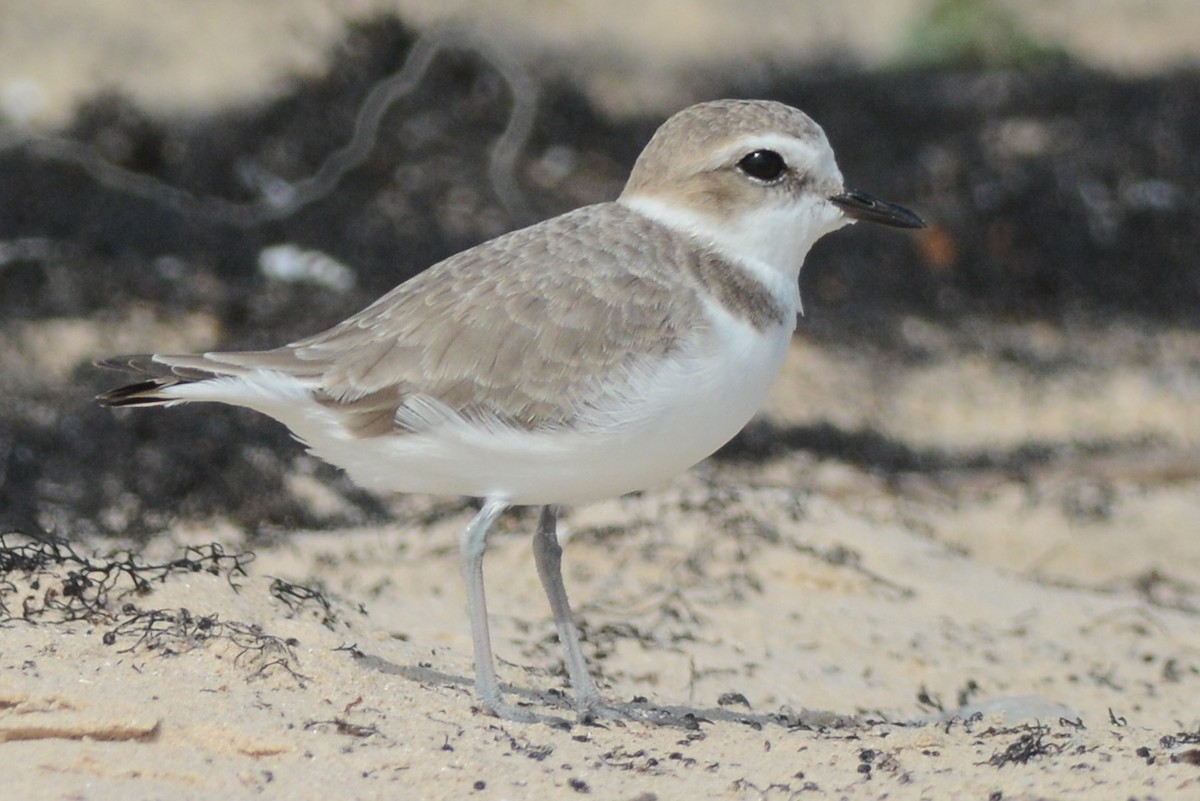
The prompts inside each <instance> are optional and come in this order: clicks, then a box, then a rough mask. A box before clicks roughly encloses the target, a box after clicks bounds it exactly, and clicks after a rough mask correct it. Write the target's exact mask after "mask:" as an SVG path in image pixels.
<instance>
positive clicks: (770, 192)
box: [618, 100, 925, 273]
mask: <svg viewBox="0 0 1200 801" xmlns="http://www.w3.org/2000/svg"><path fill="white" fill-rule="evenodd" d="M618 202H620V203H623V204H625V205H627V206H631V207H633V208H635V209H637V210H638V211H641V212H642V213H644V214H647V215H648V216H651V217H653V218H654V219H656V220H658V221H659V222H662V223H665V224H667V225H671V226H673V227H675V228H681V229H683V230H686V231H688V232H689V233H691V234H693V235H695V236H697V237H699V238H701V239H704V240H707V241H709V242H711V243H712V244H713V245H715V246H716V247H718V248H720V249H721V250H723V251H725V252H726V253H727V254H728V255H730V256H733V257H735V258H740V259H746V260H754V261H756V262H758V263H760V264H764V265H766V266H769V267H770V268H772V269H775V270H779V271H782V272H785V273H798V272H799V270H800V265H801V264H802V263H803V261H804V256H805V255H806V254H807V253H808V249H809V248H810V247H811V246H812V244H813V242H815V241H817V239H819V238H820V237H822V236H823V235H825V234H827V233H829V232H830V231H834V230H837V229H838V228H841V227H842V226H844V225H847V224H849V223H852V222H854V221H855V220H869V221H872V222H878V223H883V224H884V225H892V226H897V227H901V228H918V227H921V226H923V225H924V224H925V223H924V221H922V220H921V218H920V217H918V216H917V215H916V214H914V213H913V212H911V211H908V210H907V209H905V208H902V207H900V206H897V205H895V204H892V203H887V202H885V201H882V200H879V199H877V198H874V197H872V196H871V195H868V194H867V193H865V192H859V191H857V190H847V189H846V187H845V186H844V185H843V182H842V173H841V171H840V170H838V166H837V162H836V161H835V160H834V157H833V149H832V148H830V146H829V141H828V140H827V139H826V138H825V132H824V131H822V130H821V126H819V125H817V124H816V123H815V122H813V121H812V120H811V119H810V118H809V117H808V115H807V114H805V113H804V112H802V111H798V110H797V109H794V108H792V107H791V106H786V105H784V104H782V103H775V102H771V101H767V100H717V101H713V102H709V103H699V104H697V105H694V106H690V107H688V108H685V109H684V110H683V111H680V112H678V113H676V114H675V115H673V116H672V117H671V118H670V119H668V120H667V121H666V122H664V123H663V124H662V126H661V127H660V128H659V129H658V131H656V132H655V134H654V136H653V137H652V138H651V139H650V142H649V143H648V144H647V145H646V148H645V150H643V151H642V154H641V155H640V156H639V157H638V160H637V163H635V164H634V166H633V171H632V173H630V176H629V181H628V183H626V185H625V190H624V191H623V192H622V193H621V197H620V198H619V201H618Z"/></svg>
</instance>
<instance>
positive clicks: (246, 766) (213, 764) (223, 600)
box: [0, 330, 1200, 799]
mask: <svg viewBox="0 0 1200 801" xmlns="http://www.w3.org/2000/svg"><path fill="white" fill-rule="evenodd" d="M1105 336H1112V337H1116V338H1117V339H1121V340H1125V341H1126V342H1125V345H1124V346H1117V345H1116V344H1114V343H1113V342H1111V341H1110V342H1108V343H1107V346H1103V345H1102V344H1100V343H1098V342H1097V340H1098V339H1103V338H1105ZM1008 338H1009V340H1010V341H1029V340H1036V341H1037V342H1038V343H1040V346H1041V347H1042V348H1046V349H1053V348H1055V347H1061V348H1067V347H1071V348H1072V349H1073V350H1075V351H1076V352H1080V351H1084V350H1086V349H1085V348H1083V347H1082V346H1080V344H1079V343H1078V342H1075V343H1071V342H1069V341H1068V339H1066V338H1063V337H1062V336H1061V335H1059V334H1053V333H1049V332H1037V331H1029V330H1015V331H1010V332H1008ZM1085 338H1086V339H1088V340H1090V341H1091V342H1092V343H1093V345H1094V346H1095V347H1096V348H1097V349H1098V351H1100V352H1103V353H1106V354H1113V353H1117V354H1120V353H1122V352H1124V353H1138V354H1140V356H1139V358H1138V360H1137V361H1136V362H1129V361H1126V362H1122V363H1109V364H1108V365H1107V366H1103V367H1102V366H1097V365H1086V366H1085V367H1082V368H1079V369H1078V370H1077V371H1075V374H1074V375H1067V376H1064V375H1061V374H1050V375H1042V376H1036V375H1033V374H1031V373H1029V372H1027V371H1025V372H1022V371H1017V370H1013V369H1010V368H1005V367H1002V366H1001V367H997V366H996V363H995V362H994V361H988V360H985V359H982V358H971V357H969V356H965V357H961V358H955V359H946V360H939V361H938V363H937V364H934V365H931V366H930V367H928V368H927V369H925V370H915V371H914V370H903V371H895V370H893V371H889V369H888V367H887V365H886V364H884V363H882V362H879V361H875V360H873V359H872V358H871V357H869V356H862V355H860V356H857V357H855V356H853V355H850V354H847V353H840V352H833V351H826V350H822V349H817V348H814V347H812V346H810V345H807V344H805V343H803V342H802V341H799V340H798V341H797V345H796V347H795V349H794V353H793V361H792V363H791V364H789V366H788V368H787V370H786V371H785V376H784V378H783V380H782V381H781V383H780V385H779V386H778V388H777V391H776V393H775V395H774V397H773V399H772V403H771V404H770V409H769V416H770V419H772V420H774V421H776V422H777V423H780V424H783V423H792V424H797V425H804V424H806V423H808V422H810V421H811V420H829V419H837V420H839V423H840V424H841V425H844V426H846V427H847V428H848V429H850V430H853V429H854V428H855V427H856V426H858V425H865V424H867V423H870V422H874V423H876V424H883V425H884V426H885V428H890V429H892V430H894V431H895V432H896V433H898V434H900V435H902V436H901V437H900V441H902V442H905V443H908V444H910V445H911V446H913V447H914V448H916V447H921V446H923V445H928V444H930V443H932V442H937V443H939V444H941V445H943V446H947V447H950V448H952V449H964V450H965V449H969V448H971V447H975V446H979V445H982V444H990V445H991V446H994V447H996V448H998V449H1005V448H1012V447H1014V446H1017V447H1019V446H1021V445H1023V444H1028V443H1029V442H1031V441H1047V440H1064V439H1068V440H1069V439H1081V438H1086V439H1087V440H1089V441H1103V440H1106V439H1107V440H1109V441H1113V442H1124V443H1151V444H1149V445H1145V446H1142V445H1134V446H1130V447H1126V448H1117V449H1116V450H1115V451H1113V452H1102V453H1098V454H1093V455H1090V456H1089V455H1086V454H1085V455H1083V456H1081V457H1080V458H1073V459H1067V460H1064V461H1063V462H1061V463H1054V462H1049V463H1046V464H1044V465H1041V466H1040V467H1038V468H1037V469H1035V470H1032V471H1030V472H1029V473H1027V474H1026V475H1023V476H1019V477H1017V476H1013V475H1010V474H1007V473H1006V472H1005V471H1003V470H990V469H986V468H985V469H978V470H947V471H945V474H944V475H943V476H942V477H940V478H938V479H936V480H935V479H933V478H930V477H928V476H920V475H915V476H913V477H912V478H910V479H908V480H906V481H902V482H901V483H900V484H899V485H896V484H894V483H893V484H891V485H889V484H887V483H885V482H883V481H881V480H880V479H879V478H878V477H876V476H874V475H872V474H871V472H869V471H863V470H860V469H857V468H855V467H852V466H848V465H847V464H846V463H844V462H841V461H836V460H819V459H817V458H816V457H814V456H812V455H811V454H809V453H807V452H797V453H794V454H792V455H789V456H786V457H782V458H780V459H777V460H773V461H771V462H768V463H766V464H743V463H739V462H736V461H732V462H731V461H710V462H708V463H706V464H704V465H701V466H700V467H699V468H697V469H696V470H694V471H692V472H691V473H689V474H688V475H685V476H681V477H680V478H678V479H677V480H675V481H673V482H671V483H670V484H669V485H667V486H665V487H660V488H656V489H654V490H651V491H648V492H646V493H643V494H641V495H637V496H632V497H627V498H623V499H619V500H613V501H610V502H606V503H601V504H597V505H594V506H591V507H586V508H582V509H576V510H572V511H571V512H570V513H569V515H568V516H567V517H566V521H565V523H566V525H565V539H566V540H567V542H566V570H567V581H568V586H569V588H570V589H571V591H572V594H573V598H574V601H575V605H576V608H577V612H578V615H579V617H580V619H581V620H582V625H583V629H584V632H585V637H586V641H587V643H586V648H587V651H588V653H589V657H590V659H591V660H592V662H593V666H594V668H595V669H596V671H597V673H598V675H599V678H600V681H601V684H602V686H603V687H604V689H605V692H606V693H607V694H608V695H609V696H610V697H612V698H614V699H617V700H619V701H621V702H623V703H630V702H631V701H632V700H633V699H634V698H639V697H640V698H645V699H648V701H649V703H650V704H652V705H658V706H663V707H669V708H671V709H673V710H675V712H676V713H677V714H681V715H686V714H691V715H694V717H695V719H696V722H697V725H696V728H695V729H694V730H689V729H686V728H671V727H659V726H654V725H649V724H646V723H640V722H634V721H630V722H619V723H609V724H606V725H603V726H578V725H577V726H575V727H573V728H571V729H570V730H559V729H556V728H554V727H552V726H549V725H519V724H511V723H505V722H501V721H497V720H494V719H490V718H488V717H485V716H482V715H480V714H479V713H478V712H476V711H475V710H474V708H473V700H472V695H471V690H472V688H471V681H470V680H469V678H467V677H469V676H470V675H471V671H472V668H471V657H470V653H471V647H470V640H469V636H468V634H467V626H466V621H465V614H464V611H463V609H464V598H463V591H462V587H461V583H460V581H459V577H458V570H457V556H456V548H455V544H456V542H457V534H458V532H459V530H460V529H461V527H462V526H463V525H464V524H465V522H466V521H467V519H468V518H469V515H470V514H471V512H470V510H469V509H468V508H466V507H465V506H463V505H462V504H461V503H457V502H449V501H441V502H435V501H430V500H428V499H421V498H414V499H409V500H406V501H403V502H401V503H399V504H398V505H397V512H398V515H397V521H396V523H395V524H394V525H388V526H385V527H382V528H380V529H378V530H351V531H343V532H332V533H311V534H304V533H295V534H294V535H291V536H289V537H287V538H286V540H285V542H284V544H282V545H280V546H278V547H274V548H269V549H258V551H257V553H256V558H254V560H253V561H251V562H249V563H248V564H246V565H245V575H242V574H240V573H238V572H236V571H233V570H231V567H232V564H231V562H230V561H229V560H228V559H226V561H225V563H223V564H218V565H216V566H215V567H216V568H217V569H216V572H215V574H210V573H208V572H204V571H201V572H195V573H194V572H190V571H188V570H177V571H174V572H169V573H168V574H167V575H165V576H163V577H161V579H156V578H155V575H156V574H155V573H154V571H149V570H146V571H143V575H144V576H146V577H149V578H150V579H152V583H151V585H150V588H149V591H148V592H143V593H139V592H134V591H133V590H134V588H133V585H132V583H131V582H130V580H129V579H128V577H127V576H126V577H124V578H122V577H119V576H118V577H116V578H113V579H112V582H111V583H112V586H111V587H110V588H107V597H108V604H107V608H106V611H104V612H103V613H97V614H95V615H92V616H91V617H90V619H86V620H74V621H71V622H58V623H55V621H56V620H61V619H62V618H64V617H69V616H70V615H67V614H66V613H64V612H63V611H62V607H63V604H64V603H69V598H70V597H71V596H70V593H69V591H68V589H67V588H68V587H70V586H77V585H78V582H76V583H75V584H74V585H73V584H72V582H71V577H70V570H72V569H74V570H75V571H76V573H77V574H79V573H80V568H79V566H78V565H71V564H66V565H57V566H54V565H49V566H46V567H45V568H44V569H43V570H35V571H33V572H31V573H26V572H23V571H21V570H14V571H12V572H10V573H9V574H8V576H7V578H8V581H9V582H10V584H9V585H8V586H7V587H6V588H5V589H4V590H0V592H3V595H2V596H0V597H2V599H3V601H4V603H5V604H6V605H7V606H8V608H9V610H10V613H12V614H14V619H12V620H9V622H8V623H6V624H4V626H3V628H2V629H0V632H2V633H0V638H2V639H0V642H2V643H3V647H2V649H0V749H2V750H3V753H4V754H5V755H6V757H7V765H8V767H7V768H6V770H5V787H6V791H7V792H6V797H8V798H29V799H34V798H37V799H49V798H63V799H67V798H86V799H109V798H111V799H127V798H158V797H167V796H171V797H185V798H186V797H197V798H200V797H214V796H216V795H218V794H221V795H228V796H232V797H250V796H252V795H258V794H262V795H266V796H268V797H279V798H319V797H329V796H330V795H338V796H340V797H352V798H376V797H419V798H461V797H465V796H468V795H470V796H478V797H483V798H538V797H545V796H546V795H548V794H550V793H552V792H566V791H575V792H580V793H584V792H590V793H591V794H593V795H595V796H596V797H602V798H627V799H632V798H652V797H656V798H661V799H672V798H688V797H695V796H697V795H702V796H704V797H723V798H783V797H792V796H796V795H804V794H807V793H809V792H812V793H814V794H815V796H814V797H837V798H882V797H888V798H901V799H903V798H950V797H956V798H971V797H977V798H988V797H991V798H1000V797H1003V798H1068V797H1069V798H1097V797H1137V798H1191V797H1194V796H1195V794H1196V792H1197V791H1198V790H1200V766H1198V765H1197V764H1196V763H1197V761H1200V735H1198V734H1197V731H1198V728H1200V708H1198V707H1197V706H1196V703H1195V698H1196V697H1197V689H1198V685H1200V614H1198V610H1200V589H1198V588H1200V541H1198V540H1197V538H1196V536H1195V520H1197V519H1198V518H1200V493H1198V492H1197V490H1198V489H1200V460H1198V459H1197V453H1196V448H1195V443H1196V442H1197V441H1198V440H1200V416H1197V415H1195V414H1194V412H1193V411H1192V410H1193V409H1194V408H1195V404H1196V401H1197V395H1200V382H1197V380H1196V375H1197V373H1196V370H1195V365H1194V363H1192V362H1194V357H1193V356H1191V355H1190V354H1194V353H1195V352H1197V345H1198V344H1200V342H1197V338H1196V336H1195V335H1192V334H1179V335H1176V336H1175V338H1174V341H1169V340H1170V339H1171V338H1170V337H1161V336H1155V337H1154V341H1153V342H1149V341H1141V342H1140V346H1141V347H1130V346H1129V341H1130V340H1132V341H1135V342H1136V341H1137V335H1136V334H1133V333H1131V332H1117V333H1115V334H1109V335H1105V334H1100V333H1097V332H1086V337H1085ZM1147 348H1149V349H1152V350H1154V351H1155V352H1154V353H1153V354H1151V355H1149V356H1147V355H1146V349H1147ZM1085 362H1086V360H1085ZM1189 364H1190V367H1189ZM1168 379H1173V380H1168ZM931 382H932V385H933V386H936V388H938V390H939V391H938V392H937V393H936V394H935V393H933V392H931V391H930V388H931ZM801 396H803V397H805V398H807V399H808V401H807V402H805V403H803V404H800V403H797V398H798V397H801ZM920 399H923V400H920ZM801 409H802V410H803V411H800V410H801ZM999 409H1003V410H1004V412H1003V413H1002V414H1001V413H996V410H999ZM979 417H983V418H985V419H984V421H983V422H980V421H979V420H978V418H979ZM922 419H923V420H924V421H926V422H925V424H924V425H921V424H920V420H922ZM956 419H957V420H959V421H962V422H961V423H960V424H955V423H954V421H955V420H956ZM1103 420H1108V421H1110V425H1108V426H1107V427H1106V426H1105V425H1104V423H1103ZM968 421H973V422H968ZM296 480H297V481H298V482H303V481H306V480H307V481H309V482H311V479H305V478H303V477H299V476H298V477H297V479H296ZM310 491H311V492H312V493H313V497H314V502H320V500H321V488H320V486H319V485H315V484H314V485H313V486H312V487H311V490H310ZM533 524H534V520H533V518H532V517H531V516H530V515H528V514H527V515H523V516H522V515H513V516H511V517H509V518H506V519H505V520H504V522H503V525H502V527H501V530H500V532H498V534H497V536H496V537H495V539H494V547H493V549H492V551H491V552H490V554H489V560H488V563H487V573H488V581H489V586H490V588H491V604H492V612H493V627H494V634H495V638H496V647H497V650H498V653H499V657H500V660H501V662H500V671H501V677H502V680H503V681H504V682H506V683H507V684H508V685H510V688H511V691H512V692H513V693H515V694H516V697H517V698H518V699H519V700H520V701H521V702H522V703H528V704H530V705H531V707H532V708H533V709H536V710H539V711H541V712H544V713H548V714H554V715H565V716H568V717H569V716H570V710H569V708H567V707H566V706H565V701H564V700H563V697H562V695H561V693H562V692H567V693H569V690H568V688H566V687H565V682H564V678H563V676H562V670H561V662H560V656H559V652H558V647H557V643H556V641H555V638H554V635H553V624H552V621H551V619H550V615H549V613H548V610H547V609H546V608H545V602H544V600H543V599H542V598H541V595H540V588H539V586H538V582H537V579H536V577H535V572H534V570H533V566H532V564H531V562H532V559H531V558H530V554H529V550H528V536H529V534H530V530H531V527H532V526H533ZM171 540H172V541H171V542H168V541H163V542H160V543H157V544H156V545H155V546H153V548H152V549H151V550H150V551H148V552H143V553H142V554H141V555H140V556H139V557H138V558H139V559H140V560H142V563H143V564H147V563H164V562H166V561H167V560H169V559H170V558H174V557H178V556H179V555H180V554H181V553H182V551H181V548H182V547H183V546H184V545H188V544H190V545H194V546H199V545H205V544H207V543H210V542H212V541H218V542H220V543H222V544H223V546H224V548H225V552H226V553H227V554H233V553H236V552H237V550H238V541H239V534H238V532H237V531H236V530H233V529H231V528H229V527H223V526H220V525H216V526H204V527H201V528H191V529H180V530H177V531H175V532H174V533H173V534H172V537H171ZM17 544H19V541H18V540H17V539H15V538H12V537H10V538H9V540H8V545H9V546H10V547H13V546H15V545H17ZM79 547H80V549H81V550H82V551H84V552H86V546H84V545H80V546H79ZM111 561H112V560H110V562H111ZM117 561H119V560H117ZM94 562H95V564H104V560H103V559H99V560H94ZM83 574H84V575H92V576H93V577H95V576H96V575H98V574H95V573H90V574H89V573H87V572H86V571H84V573H83ZM276 579H283V580H284V581H286V582H287V583H286V584H282V585H280V584H277V583H275V582H276ZM234 585H236V587H235V586H234ZM309 589H313V590H318V591H319V593H320V595H319V597H318V595H316V594H314V593H312V592H309ZM89 592H92V591H91V590H87V589H85V590H83V591H82V593H81V595H79V596H76V597H90V596H89V595H88V593H89ZM321 599H328V603H325V602H324V601H323V600H321ZM75 608H77V607H75ZM184 610H187V611H186V612H185V611H184ZM22 617H27V618H29V620H30V621H34V622H26V621H25V620H22V619H21V618H22ZM202 620H203V621H207V622H206V623H202V622H200V621H202ZM551 690H553V691H555V692H556V693H560V694H558V695H547V694H546V693H547V691H551ZM629 708H631V709H634V710H636V709H637V708H638V705H637V704H631V705H630V707H629ZM996 793H1000V794H1001V795H996Z"/></svg>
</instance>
